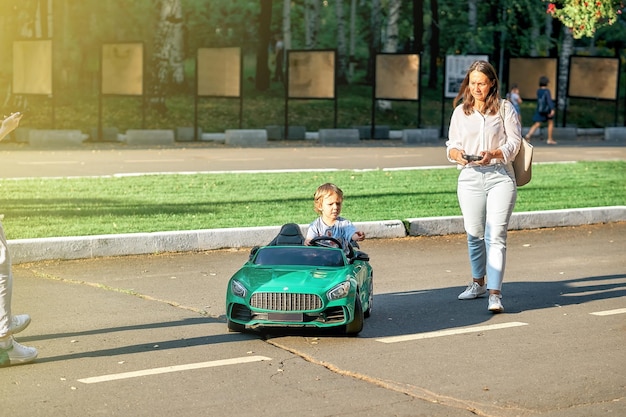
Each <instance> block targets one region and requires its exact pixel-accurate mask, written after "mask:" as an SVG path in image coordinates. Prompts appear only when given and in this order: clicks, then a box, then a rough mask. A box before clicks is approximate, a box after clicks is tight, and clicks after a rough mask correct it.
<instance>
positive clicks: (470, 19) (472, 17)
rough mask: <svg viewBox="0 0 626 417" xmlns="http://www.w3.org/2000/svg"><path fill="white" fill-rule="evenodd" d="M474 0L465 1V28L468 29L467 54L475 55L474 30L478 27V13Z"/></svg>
mask: <svg viewBox="0 0 626 417" xmlns="http://www.w3.org/2000/svg"><path fill="white" fill-rule="evenodd" d="M477 9H478V7H477V5H476V0H468V1H467V26H468V29H469V33H468V34H469V52H470V53H476V52H478V51H476V38H475V36H476V29H477V27H478V24H477V22H478V12H477Z"/></svg>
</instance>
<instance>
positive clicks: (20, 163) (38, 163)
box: [17, 161, 82, 165]
mask: <svg viewBox="0 0 626 417" xmlns="http://www.w3.org/2000/svg"><path fill="white" fill-rule="evenodd" d="M80 163H82V161H38V162H35V161H33V162H18V163H17V164H18V165H68V164H80Z"/></svg>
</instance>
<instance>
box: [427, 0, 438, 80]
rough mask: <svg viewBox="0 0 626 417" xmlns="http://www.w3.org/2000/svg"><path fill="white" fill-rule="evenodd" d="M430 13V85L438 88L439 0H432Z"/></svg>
mask: <svg viewBox="0 0 626 417" xmlns="http://www.w3.org/2000/svg"><path fill="white" fill-rule="evenodd" d="M430 14H431V15H432V23H431V25H430V42H429V45H430V67H429V78H428V87H429V88H437V81H438V79H437V73H438V70H437V60H438V59H439V32H440V30H439V4H438V3H437V0H430Z"/></svg>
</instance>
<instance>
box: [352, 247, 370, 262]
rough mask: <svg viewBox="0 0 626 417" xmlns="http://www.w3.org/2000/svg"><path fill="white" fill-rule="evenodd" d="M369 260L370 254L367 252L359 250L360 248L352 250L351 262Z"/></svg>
mask: <svg viewBox="0 0 626 417" xmlns="http://www.w3.org/2000/svg"><path fill="white" fill-rule="evenodd" d="M369 260H370V256H369V255H368V254H367V253H365V252H361V251H360V250H358V251H355V252H354V257H353V258H352V260H351V262H354V261H363V262H369Z"/></svg>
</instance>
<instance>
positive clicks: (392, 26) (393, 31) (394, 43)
mask: <svg viewBox="0 0 626 417" xmlns="http://www.w3.org/2000/svg"><path fill="white" fill-rule="evenodd" d="M401 4H402V0H389V13H388V14H387V37H386V39H385V46H384V48H383V49H384V52H388V53H394V52H398V39H399V36H398V20H399V19H400V5H401Z"/></svg>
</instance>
